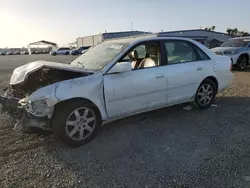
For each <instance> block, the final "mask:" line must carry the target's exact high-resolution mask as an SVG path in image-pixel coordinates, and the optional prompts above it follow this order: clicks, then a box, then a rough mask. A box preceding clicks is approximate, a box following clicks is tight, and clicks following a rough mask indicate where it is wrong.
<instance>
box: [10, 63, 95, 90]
mask: <svg viewBox="0 0 250 188" xmlns="http://www.w3.org/2000/svg"><path fill="white" fill-rule="evenodd" d="M43 67H48V68H55V69H61V70H68V71H73V72H83V73H84V72H85V73H86V72H87V73H93V71H90V70H86V69H83V68H81V67H76V66H72V65H69V64H64V63H57V62H50V61H35V62H31V63H28V64H25V65H23V66H21V67H18V68H16V69H15V70H14V72H13V74H12V76H11V78H10V85H16V84H19V83H22V82H24V80H25V79H26V78H27V76H28V75H29V74H30V73H32V72H34V71H36V70H38V69H41V68H43Z"/></svg>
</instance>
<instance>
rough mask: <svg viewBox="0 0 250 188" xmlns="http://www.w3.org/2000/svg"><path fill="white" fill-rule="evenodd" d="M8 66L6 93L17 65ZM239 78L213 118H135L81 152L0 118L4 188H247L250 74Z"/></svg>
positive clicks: (1, 81) (170, 114)
mask: <svg viewBox="0 0 250 188" xmlns="http://www.w3.org/2000/svg"><path fill="white" fill-rule="evenodd" d="M34 57H35V56H34ZM39 58H41V57H39ZM46 58H48V59H49V57H46ZM53 58H54V57H53ZM58 58H62V59H63V57H58ZM67 58H68V57H67ZM55 60H56V58H55ZM4 61H6V60H3V59H1V57H0V64H1V67H2V65H3V64H4V67H5V68H4V70H0V87H1V88H3V87H4V86H6V85H7V84H8V80H9V77H10V75H11V71H12V67H15V66H16V65H17V64H18V62H15V63H14V64H8V62H7V61H6V62H4ZM65 61H66V60H65ZM6 64H8V65H6ZM1 67H0V69H1ZM6 67H7V68H6ZM234 74H235V76H234V82H233V84H232V86H231V87H230V88H229V89H227V90H225V91H223V92H221V93H219V94H218V96H217V99H216V101H215V105H213V107H211V108H210V109H208V110H204V111H200V110H196V109H193V110H190V111H187V110H183V109H182V108H180V107H179V106H175V107H171V108H165V109H162V110H158V111H154V112H150V113H146V114H142V115H139V116H135V117H131V118H128V119H125V120H121V121H118V122H115V123H112V124H109V125H106V126H104V127H103V128H102V130H101V131H100V133H99V135H98V136H97V137H96V138H95V139H94V140H93V141H92V142H91V143H89V144H88V145H86V146H83V147H80V148H76V149H70V148H68V147H66V146H64V145H62V144H60V143H58V142H57V141H55V139H54V137H53V135H36V134H32V135H31V134H24V133H20V132H16V131H13V130H12V126H11V125H10V124H9V122H8V120H7V119H6V118H5V116H4V115H1V116H0V187H8V188H9V187H18V188H20V187H25V188H26V187H43V188H44V187H72V188H73V187H83V188H85V187H86V188H87V187H90V188H97V187H98V188H99V187H100V188H102V187H112V188H113V187H121V188H124V187H129V188H132V187H145V188H146V187H147V188H151V187H152V188H155V187H156V188H165V187H171V188H172V187H174V188H194V187H197V188H205V187H208V188H220V187H225V188H228V187H230V188H231V187H236V188H241V187H242V188H248V187H250V123H249V122H250V115H249V114H250V83H249V80H250V69H248V70H247V71H245V72H234Z"/></svg>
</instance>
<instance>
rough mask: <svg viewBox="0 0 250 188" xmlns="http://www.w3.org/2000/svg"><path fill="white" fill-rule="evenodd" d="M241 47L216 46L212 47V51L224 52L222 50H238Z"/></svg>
mask: <svg viewBox="0 0 250 188" xmlns="http://www.w3.org/2000/svg"><path fill="white" fill-rule="evenodd" d="M239 49H242V47H216V48H212V49H211V50H212V52H224V51H232V50H239Z"/></svg>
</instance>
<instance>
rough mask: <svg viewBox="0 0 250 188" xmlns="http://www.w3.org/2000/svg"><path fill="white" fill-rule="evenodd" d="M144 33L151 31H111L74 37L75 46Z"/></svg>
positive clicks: (91, 44)
mask: <svg viewBox="0 0 250 188" xmlns="http://www.w3.org/2000/svg"><path fill="white" fill-rule="evenodd" d="M145 34H151V33H150V32H145V31H123V32H113V33H101V34H97V35H91V36H86V37H79V38H77V39H76V43H77V47H81V46H94V45H97V44H99V43H101V42H103V41H105V40H109V39H115V38H123V37H130V36H137V35H145Z"/></svg>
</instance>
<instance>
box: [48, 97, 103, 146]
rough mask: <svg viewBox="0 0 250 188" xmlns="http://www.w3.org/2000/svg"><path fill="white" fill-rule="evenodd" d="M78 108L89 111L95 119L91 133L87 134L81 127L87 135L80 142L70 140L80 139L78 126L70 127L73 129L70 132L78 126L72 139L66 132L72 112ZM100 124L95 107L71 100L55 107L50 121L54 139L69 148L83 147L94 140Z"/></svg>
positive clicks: (84, 102)
mask: <svg viewBox="0 0 250 188" xmlns="http://www.w3.org/2000/svg"><path fill="white" fill-rule="evenodd" d="M79 108H87V109H90V111H89V112H91V114H94V115H95V117H96V118H95V122H94V123H93V124H95V125H94V126H92V132H91V133H88V129H84V128H83V127H82V128H83V129H84V131H85V133H86V131H87V134H89V135H88V136H87V137H86V138H84V139H82V140H76V138H72V137H74V136H75V137H78V138H79V137H80V130H78V128H79V125H73V126H72V127H73V128H72V129H71V130H70V131H73V129H75V128H76V126H78V128H77V129H76V130H77V131H78V132H76V133H74V134H73V135H72V137H70V136H69V134H70V133H69V131H68V127H69V126H70V125H66V124H67V121H68V120H69V118H71V117H72V116H71V115H73V112H74V111H75V110H77V109H79ZM80 110H81V109H80ZM79 112H80V111H79ZM83 113H84V112H83ZM76 121H78V120H75V121H74V122H76ZM79 121H81V120H79ZM79 121H78V122H79ZM71 122H72V121H71ZM101 122H102V121H101V115H100V112H99V110H98V109H97V107H96V106H95V105H93V104H91V103H89V102H88V101H85V100H71V101H67V102H65V103H62V104H59V105H58V106H57V107H56V110H55V114H54V116H53V119H52V130H53V133H54V135H55V137H56V138H57V139H58V140H59V141H61V142H63V143H64V144H66V145H68V146H69V147H79V146H83V145H85V144H87V143H89V142H90V141H91V140H92V139H93V138H94V136H96V134H97V133H98V130H99V128H100V126H101ZM85 123H86V122H85ZM84 131H83V132H84ZM71 133H72V132H71Z"/></svg>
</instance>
